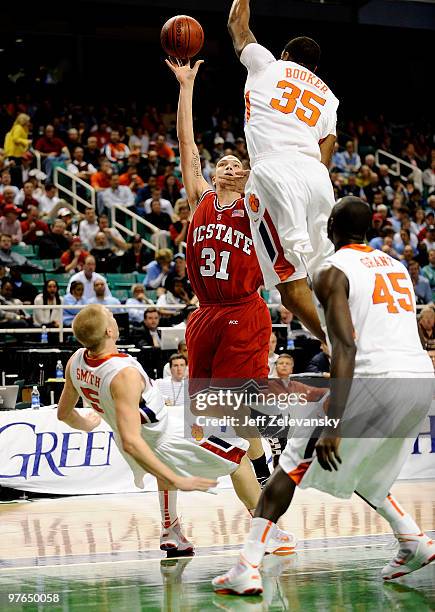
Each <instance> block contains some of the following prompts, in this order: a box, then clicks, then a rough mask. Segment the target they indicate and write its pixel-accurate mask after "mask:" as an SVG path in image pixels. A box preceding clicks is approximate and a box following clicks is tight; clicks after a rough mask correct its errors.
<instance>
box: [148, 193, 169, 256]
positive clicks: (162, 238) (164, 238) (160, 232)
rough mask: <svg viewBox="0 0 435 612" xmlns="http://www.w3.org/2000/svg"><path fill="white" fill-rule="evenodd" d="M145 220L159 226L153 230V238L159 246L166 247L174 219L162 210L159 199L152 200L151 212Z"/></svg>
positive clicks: (154, 242)
mask: <svg viewBox="0 0 435 612" xmlns="http://www.w3.org/2000/svg"><path fill="white" fill-rule="evenodd" d="M145 220H146V221H148V223H151V224H152V225H155V226H156V227H157V228H158V229H157V230H152V231H153V234H152V237H151V240H152V242H153V244H155V245H156V247H157V248H166V246H167V244H168V238H169V237H170V233H169V228H170V227H171V225H172V219H171V217H170V216H169V215H168V214H166V213H164V212H162V210H161V206H160V200H159V199H152V200H151V213H150V214H149V215H145Z"/></svg>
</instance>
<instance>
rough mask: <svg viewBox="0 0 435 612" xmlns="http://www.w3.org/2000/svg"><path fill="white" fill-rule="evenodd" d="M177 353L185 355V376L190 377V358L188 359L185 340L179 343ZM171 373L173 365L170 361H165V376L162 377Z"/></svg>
mask: <svg viewBox="0 0 435 612" xmlns="http://www.w3.org/2000/svg"><path fill="white" fill-rule="evenodd" d="M177 353H179V354H180V355H182V356H183V357H184V359H185V360H186V364H187V365H186V369H185V370H184V378H189V360H188V353H187V344H186V342H185V341H184V340H181V341H180V342H179V343H178V345H177ZM170 375H171V365H170V363H169V361H168V362H167V363H165V365H164V366H163V377H162V378H166V376H170Z"/></svg>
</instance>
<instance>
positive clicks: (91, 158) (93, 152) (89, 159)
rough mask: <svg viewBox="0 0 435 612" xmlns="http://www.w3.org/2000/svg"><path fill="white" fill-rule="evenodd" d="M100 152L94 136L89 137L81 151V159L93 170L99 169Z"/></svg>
mask: <svg viewBox="0 0 435 612" xmlns="http://www.w3.org/2000/svg"><path fill="white" fill-rule="evenodd" d="M100 158H101V151H100V149H99V147H98V140H97V138H96V137H95V136H89V138H88V140H87V145H86V146H85V148H84V150H83V159H84V160H85V162H86V163H88V164H90V165H91V166H93V167H94V168H99V167H100Z"/></svg>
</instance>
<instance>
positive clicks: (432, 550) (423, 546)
mask: <svg viewBox="0 0 435 612" xmlns="http://www.w3.org/2000/svg"><path fill="white" fill-rule="evenodd" d="M395 536H396V538H397V539H398V541H399V550H398V551H397V555H396V556H395V557H394V559H392V560H391V561H390V562H389V563H388V564H387V565H386V566H385V567H383V568H382V570H381V576H382V578H383V579H384V580H393V579H394V578H400V576H405V575H406V574H410V573H411V572H415V570H418V569H420V568H422V567H424V566H425V565H429V563H431V562H432V561H435V541H434V540H432V539H431V538H430V537H429V536H427V535H426V534H425V533H420V534H419V535H401V534H395Z"/></svg>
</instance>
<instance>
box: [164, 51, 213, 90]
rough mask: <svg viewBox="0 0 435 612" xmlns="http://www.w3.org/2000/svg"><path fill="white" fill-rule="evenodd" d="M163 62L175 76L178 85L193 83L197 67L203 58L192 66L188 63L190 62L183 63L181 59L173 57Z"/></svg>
mask: <svg viewBox="0 0 435 612" xmlns="http://www.w3.org/2000/svg"><path fill="white" fill-rule="evenodd" d="M165 62H166V64H167V65H168V66H169V68H170V69H171V70H172V72H173V73H174V74H175V76H176V77H177V81H178V82H179V83H180V85H188V84H192V85H193V83H194V81H195V77H196V75H197V73H198V70H199V67H200V66H201V64H203V63H204V60H197V61H196V62H195V64H194V65H193V66H191V65H190V62H188V63H187V64H183V63H182V61H181V60H179V59H177V58H175V57H171V58H169V59H166V60H165Z"/></svg>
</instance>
